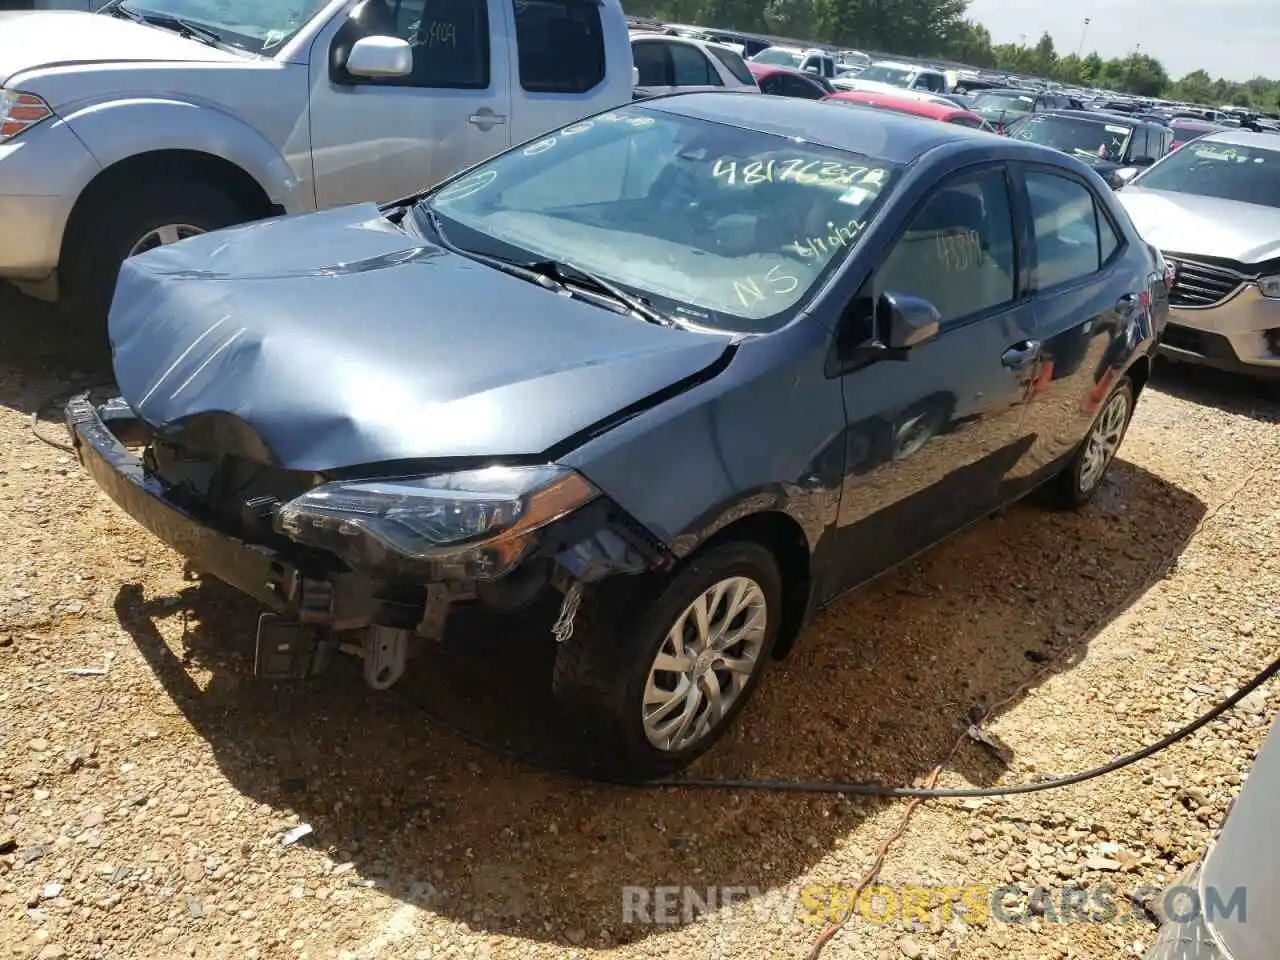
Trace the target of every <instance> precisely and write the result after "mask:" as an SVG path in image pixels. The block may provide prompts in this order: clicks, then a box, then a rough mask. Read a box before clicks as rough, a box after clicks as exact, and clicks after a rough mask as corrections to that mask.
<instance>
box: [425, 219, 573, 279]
mask: <svg viewBox="0 0 1280 960" xmlns="http://www.w3.org/2000/svg"><path fill="white" fill-rule="evenodd" d="M418 207H419V208H420V209H421V210H422V212H423V213H425V214H426V215H427V221H428V222H429V223H430V224H431V229H432V230H433V231H435V235H436V237H437V239H439V241H440V246H442V247H444V248H445V249H446V250H448V251H449V252H450V253H456V254H458V256H460V257H468V258H470V259H472V260H478V261H479V262H480V263H483V264H486V265H487V266H490V267H493V269H495V270H501V271H502V272H503V273H507V274H510V275H511V276H513V277H519V278H520V279H521V280H527V281H528V282H529V283H532V284H536V285H537V286H539V287H542V288H543V289H544V290H550V291H552V292H553V293H564V294H567V293H568V292H569V291H567V290H566V289H565V287H564V284H563V283H560V282H558V281H557V280H556V279H555V278H554V277H551V276H548V275H547V274H546V273H543V272H542V271H539V270H533V269H530V268H529V267H526V266H524V265H523V264H519V263H515V262H514V261H511V260H505V259H503V258H502V257H491V256H489V255H488V254H485V253H476V252H475V251H474V250H464V249H463V248H462V247H460V246H458V245H457V244H456V243H454V242H453V241H452V240H450V239H449V235H448V234H447V233H445V230H444V225H443V224H442V223H441V222H440V215H439V214H437V213H436V211H435V209H434V208H433V207H432V206H431V204H429V203H420V204H418Z"/></svg>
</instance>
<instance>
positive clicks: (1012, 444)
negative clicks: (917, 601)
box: [836, 163, 1037, 588]
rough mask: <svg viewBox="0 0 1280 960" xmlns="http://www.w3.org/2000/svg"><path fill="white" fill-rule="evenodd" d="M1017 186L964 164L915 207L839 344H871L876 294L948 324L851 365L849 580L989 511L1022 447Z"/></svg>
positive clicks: (1027, 339)
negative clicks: (891, 355)
mask: <svg viewBox="0 0 1280 960" xmlns="http://www.w3.org/2000/svg"><path fill="white" fill-rule="evenodd" d="M1019 246H1020V245H1019V242H1018V233H1017V230H1016V227H1015V218H1014V207H1013V202H1012V190H1011V182H1010V180H1009V178H1008V175H1007V171H1006V168H1005V166H1004V165H1003V164H998V163H997V164H982V165H979V166H976V167H969V168H966V169H964V170H962V171H960V172H958V173H956V174H953V175H951V176H949V177H947V178H946V179H944V180H942V181H941V182H939V183H938V184H937V185H935V186H934V187H933V188H932V189H931V191H930V192H929V193H928V194H926V195H925V196H924V197H923V198H922V199H921V201H920V202H919V203H918V204H917V205H915V206H914V208H913V212H912V213H911V214H910V215H909V216H908V217H907V218H906V220H905V222H904V224H903V229H902V231H901V232H900V233H899V234H898V237H897V239H896V241H895V242H894V243H893V244H892V245H891V246H890V248H889V252H888V253H887V255H886V256H885V258H884V259H883V261H882V262H881V263H880V264H879V266H878V267H877V268H876V270H875V271H874V273H873V274H872V275H871V276H870V277H869V278H868V279H867V281H866V283H865V284H864V286H863V288H862V290H861V291H860V292H859V295H858V297H857V298H855V301H854V309H853V311H852V313H847V314H846V317H845V319H844V321H842V322H843V323H845V324H850V323H853V324H865V325H866V329H864V330H856V331H855V332H854V333H852V334H851V333H850V332H849V331H848V330H842V342H844V343H851V342H859V341H864V340H866V339H868V338H869V337H870V336H871V335H872V334H873V333H878V331H876V330H875V325H876V324H877V323H879V322H882V321H881V320H878V319H876V318H875V314H874V305H875V304H876V303H878V302H880V297H881V296H882V295H884V294H890V295H892V296H894V297H897V298H902V297H916V298H921V299H924V300H926V301H928V302H929V303H931V304H933V306H934V308H935V309H937V310H938V313H939V316H940V318H941V326H940V330H939V333H938V334H937V336H936V337H934V338H933V339H932V340H929V341H927V342H925V343H923V344H920V345H918V346H916V347H913V348H911V349H910V350H909V351H907V352H906V354H905V355H904V357H903V358H902V359H901V360H884V359H881V360H875V359H870V358H867V357H866V355H865V354H863V355H862V356H863V359H862V360H860V359H859V353H858V352H857V351H856V350H855V351H853V353H852V354H850V356H849V357H848V358H847V360H848V366H847V367H846V368H845V369H844V372H843V373H842V377H843V384H844V396H845V408H846V411H847V416H848V420H849V427H848V432H847V445H846V446H847V450H846V477H845V483H844V489H843V492H842V496H841V503H840V508H839V513H838V524H837V534H836V543H837V544H838V547H837V550H838V552H839V554H840V563H839V566H840V568H841V573H842V576H841V583H840V586H842V587H845V588H847V587H851V586H853V585H856V584H857V583H860V582H862V581H864V580H865V579H867V578H868V577H870V576H873V575H875V574H877V573H878V572H880V571H881V570H883V569H884V568H886V567H888V566H891V565H892V564H894V563H897V562H899V561H901V560H904V559H906V558H907V557H909V556H911V555H912V554H914V553H916V552H918V551H919V550H922V549H924V548H925V547H928V546H929V545H931V544H932V543H934V542H936V541H937V540H939V539H941V538H942V537H944V536H946V535H947V534H949V533H951V532H953V531H954V530H956V529H958V528H960V527H962V526H964V525H965V524H966V523H968V522H970V521H971V520H974V519H976V518H978V517H980V516H982V515H983V514H984V513H985V512H987V511H989V510H991V509H994V508H995V507H996V506H997V505H998V504H1000V503H1001V502H1002V501H1003V500H1005V499H1006V486H1005V481H1006V476H1007V474H1008V473H1009V471H1010V469H1011V468H1012V467H1013V465H1014V464H1016V463H1017V462H1018V461H1019V460H1020V459H1021V457H1022V456H1023V454H1024V452H1025V444H1024V442H1023V437H1022V436H1021V435H1020V432H1019V431H1020V427H1021V424H1022V421H1023V405H1024V403H1025V398H1026V393H1027V389H1028V387H1029V384H1030V380H1029V376H1030V372H1031V370H1032V368H1033V364H1034V358H1035V356H1036V354H1037V345H1036V344H1035V342H1034V336H1033V330H1034V326H1035V321H1034V317H1033V315H1032V312H1031V308H1030V306H1029V304H1028V303H1027V302H1026V301H1025V299H1024V298H1023V295H1022V288H1021V287H1022V285H1021V280H1020V276H1019V275H1020V272H1021V270H1020V262H1021V257H1022V254H1021V252H1020V250H1019Z"/></svg>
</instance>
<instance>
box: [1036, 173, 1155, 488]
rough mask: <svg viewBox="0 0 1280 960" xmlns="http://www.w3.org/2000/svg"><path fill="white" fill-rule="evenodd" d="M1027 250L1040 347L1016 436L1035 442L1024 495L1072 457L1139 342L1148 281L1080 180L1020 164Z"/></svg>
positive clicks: (1145, 324) (1143, 328)
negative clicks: (1028, 240) (1020, 434)
mask: <svg viewBox="0 0 1280 960" xmlns="http://www.w3.org/2000/svg"><path fill="white" fill-rule="evenodd" d="M1016 169H1017V172H1018V176H1019V178H1020V179H1021V181H1022V182H1023V183H1025V190H1026V194H1025V196H1026V200H1027V204H1026V209H1027V213H1028V220H1029V221H1030V222H1029V223H1028V225H1027V229H1028V232H1029V233H1031V235H1032V242H1031V243H1030V244H1029V245H1028V246H1029V250H1030V253H1031V264H1030V266H1031V271H1030V275H1031V280H1030V287H1031V289H1030V293H1031V304H1032V307H1033V309H1034V311H1035V330H1036V332H1035V336H1036V338H1037V339H1038V340H1040V341H1041V343H1042V348H1041V355H1040V357H1039V359H1038V360H1037V366H1036V371H1035V385H1034V387H1033V389H1032V392H1031V397H1030V401H1029V403H1028V404H1027V412H1026V422H1025V424H1024V426H1023V431H1024V432H1025V433H1026V434H1027V435H1029V436H1031V437H1034V443H1033V445H1032V446H1031V447H1030V449H1029V450H1028V452H1027V456H1026V457H1025V458H1024V460H1023V462H1022V463H1021V464H1020V465H1019V467H1018V470H1017V474H1016V480H1015V482H1016V483H1018V484H1019V486H1021V487H1023V488H1025V487H1026V486H1028V485H1030V484H1031V483H1034V482H1035V481H1037V480H1040V479H1043V478H1044V476H1045V475H1046V474H1047V473H1048V472H1049V471H1050V470H1051V469H1053V468H1054V467H1055V466H1057V465H1058V464H1060V463H1062V462H1063V461H1064V459H1065V458H1066V457H1067V456H1068V455H1069V454H1070V453H1071V452H1072V451H1073V450H1074V449H1075V447H1076V445H1077V444H1078V443H1079V442H1080V441H1081V439H1083V437H1084V435H1085V434H1086V433H1087V432H1088V429H1089V427H1090V425H1091V424H1092V423H1093V419H1094V417H1095V416H1096V415H1097V411H1098V408H1099V405H1100V404H1101V402H1102V401H1103V400H1105V399H1106V395H1107V394H1108V393H1109V391H1110V388H1111V385H1112V383H1113V382H1114V381H1115V379H1116V377H1117V376H1118V375H1119V373H1120V371H1121V370H1122V369H1123V367H1124V365H1125V364H1126V363H1127V361H1128V360H1129V358H1130V357H1131V355H1132V348H1133V346H1134V345H1135V344H1137V343H1140V342H1141V341H1142V340H1143V339H1144V338H1145V336H1146V332H1145V331H1146V329H1147V328H1148V327H1149V325H1150V314H1149V302H1148V297H1147V275H1146V273H1145V272H1144V270H1143V269H1142V267H1141V266H1140V265H1135V264H1140V263H1141V261H1136V260H1135V258H1134V257H1132V256H1130V254H1131V253H1132V251H1131V250H1130V249H1129V247H1128V244H1127V241H1126V240H1125V235H1124V231H1123V230H1121V229H1120V228H1119V227H1117V226H1116V225H1115V224H1114V223H1113V222H1112V220H1111V217H1110V215H1109V214H1108V212H1107V209H1108V208H1107V204H1106V203H1105V202H1104V201H1103V200H1102V198H1101V197H1100V196H1099V195H1098V194H1097V193H1095V192H1094V190H1093V188H1092V187H1091V186H1090V185H1089V184H1088V183H1086V182H1085V180H1084V178H1082V177H1077V176H1075V175H1074V174H1072V173H1069V172H1067V171H1065V170H1062V169H1060V168H1058V167H1049V166H1045V167H1041V166H1036V165H1025V166H1019V167H1018V168H1016Z"/></svg>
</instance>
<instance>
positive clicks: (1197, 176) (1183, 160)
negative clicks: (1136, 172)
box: [1134, 140, 1280, 207]
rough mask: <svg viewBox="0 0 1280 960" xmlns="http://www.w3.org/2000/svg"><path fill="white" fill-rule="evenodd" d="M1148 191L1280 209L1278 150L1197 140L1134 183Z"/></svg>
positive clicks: (1279, 161) (1279, 152)
mask: <svg viewBox="0 0 1280 960" xmlns="http://www.w3.org/2000/svg"><path fill="white" fill-rule="evenodd" d="M1134 183H1140V184H1141V185H1142V186H1143V187H1145V188H1146V189H1148V190H1167V191H1169V192H1170V193H1190V194H1194V195H1196V196H1200V197H1217V198H1218V199H1220V200H1238V201H1240V202H1241V203H1256V204H1259V205H1261V206H1264V207H1280V150H1266V149H1262V148H1260V147H1246V146H1240V145H1237V144H1234V143H1222V142H1219V141H1215V140H1197V141H1195V142H1194V143H1189V144H1187V145H1186V146H1185V147H1183V148H1182V149H1180V150H1177V151H1175V152H1173V153H1171V154H1169V156H1168V157H1166V158H1165V159H1164V160H1162V161H1161V162H1160V163H1158V164H1156V165H1155V166H1154V167H1152V168H1151V169H1150V170H1148V171H1147V172H1146V173H1144V174H1142V175H1141V176H1139V177H1138V178H1137V179H1135V180H1134Z"/></svg>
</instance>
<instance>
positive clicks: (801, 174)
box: [711, 157, 886, 188]
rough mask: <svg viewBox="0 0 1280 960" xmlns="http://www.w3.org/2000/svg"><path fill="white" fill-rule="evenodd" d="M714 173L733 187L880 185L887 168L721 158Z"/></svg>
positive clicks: (794, 159)
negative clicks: (792, 184) (768, 184)
mask: <svg viewBox="0 0 1280 960" xmlns="http://www.w3.org/2000/svg"><path fill="white" fill-rule="evenodd" d="M711 175H712V176H713V177H715V178H716V179H717V180H722V181H724V182H725V183H726V184H728V185H730V186H735V185H737V184H742V185H744V186H748V187H752V186H757V185H759V184H765V183H800V184H809V185H813V186H822V187H852V186H863V187H869V188H875V187H879V186H881V185H882V184H883V183H884V179H885V175H886V174H885V171H884V170H882V169H879V168H878V167H862V166H858V165H857V164H852V163H838V162H836V161H834V160H808V159H805V158H803V157H796V158H792V159H788V160H778V159H772V160H750V161H746V162H743V161H739V160H735V159H731V158H729V157H721V158H720V159H719V160H717V161H716V162H715V164H714V165H713V166H712V168H711Z"/></svg>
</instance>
